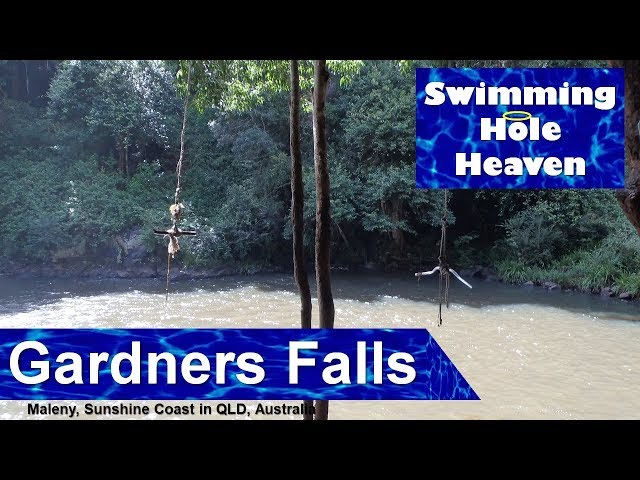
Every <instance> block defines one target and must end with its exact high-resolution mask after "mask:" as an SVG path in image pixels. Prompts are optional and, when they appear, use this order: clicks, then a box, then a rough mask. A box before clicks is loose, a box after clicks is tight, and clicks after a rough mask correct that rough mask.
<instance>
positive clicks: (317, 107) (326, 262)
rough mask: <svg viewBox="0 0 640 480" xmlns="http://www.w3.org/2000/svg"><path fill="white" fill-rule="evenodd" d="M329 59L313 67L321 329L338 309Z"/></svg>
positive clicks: (319, 415)
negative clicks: (329, 155)
mask: <svg viewBox="0 0 640 480" xmlns="http://www.w3.org/2000/svg"><path fill="white" fill-rule="evenodd" d="M326 62H327V61H326V60H315V61H314V68H313V79H314V83H313V160H314V165H315V174H316V245H315V246H316V284H317V286H318V312H319V317H320V328H333V320H334V315H335V310H334V306H333V294H332V293H331V258H330V247H331V201H330V197H329V191H330V186H329V169H328V165H327V130H326V118H325V103H326V99H327V88H328V86H329V72H328V71H327V65H326ZM328 416H329V401H328V400H318V401H317V402H316V420H326V419H327V418H328Z"/></svg>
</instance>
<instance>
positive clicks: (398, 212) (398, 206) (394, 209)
mask: <svg viewBox="0 0 640 480" xmlns="http://www.w3.org/2000/svg"><path fill="white" fill-rule="evenodd" d="M402 207H403V202H402V199H401V198H398V197H397V196H396V197H394V198H393V199H392V200H391V220H392V221H393V222H399V221H400V220H402V217H403V208H402ZM391 236H392V238H393V241H394V242H395V244H396V247H397V248H398V249H399V250H400V253H401V254H402V252H404V232H403V231H402V229H400V228H394V229H393V230H392V231H391Z"/></svg>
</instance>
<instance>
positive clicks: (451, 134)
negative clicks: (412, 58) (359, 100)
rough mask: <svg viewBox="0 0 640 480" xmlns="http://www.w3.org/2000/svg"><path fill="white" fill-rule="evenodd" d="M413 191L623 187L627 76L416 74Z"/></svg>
mask: <svg viewBox="0 0 640 480" xmlns="http://www.w3.org/2000/svg"><path fill="white" fill-rule="evenodd" d="M416 186H417V187H418V188H623V187H624V75H623V69H619V68H479V69H471V68H461V69H456V68H418V69H416Z"/></svg>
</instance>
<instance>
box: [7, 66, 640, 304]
mask: <svg viewBox="0 0 640 480" xmlns="http://www.w3.org/2000/svg"><path fill="white" fill-rule="evenodd" d="M501 62H506V61H486V60H464V61H455V62H454V61H446V60H437V61H436V60H431V61H428V60H425V61H366V62H359V61H340V62H334V61H330V62H329V68H330V70H331V72H332V74H333V76H334V77H333V82H332V88H331V89H330V91H329V99H328V105H327V121H328V131H329V135H328V141H329V155H328V157H329V171H330V177H331V200H332V211H331V214H332V220H333V227H334V228H333V229H332V230H333V231H332V247H333V250H332V259H333V262H334V263H341V264H360V263H364V262H369V261H373V262H381V263H382V262H385V261H386V259H387V258H388V257H389V256H393V257H394V260H393V261H394V262H396V260H397V261H398V262H400V263H402V262H404V264H403V266H402V267H401V268H405V265H406V268H407V269H409V268H410V267H411V263H412V262H413V263H414V264H415V263H419V262H420V261H426V260H428V261H432V260H434V259H435V258H436V257H437V249H438V242H439V238H440V220H441V216H442V213H443V212H442V208H443V207H442V204H443V191H441V190H423V189H416V188H415V146H414V143H413V138H414V135H415V132H414V109H415V106H414V102H415V97H414V88H415V86H414V75H413V71H412V69H413V68H414V67H415V66H436V65H437V66H461V67H473V66H489V65H496V64H501ZM513 62H514V65H518V64H522V65H526V66H534V67H544V66H551V65H554V66H556V65H557V66H584V65H586V64H589V62H584V61H582V62H578V63H577V64H576V63H575V62H574V63H571V64H570V63H569V61H553V62H552V61H535V60H530V61H529V60H528V61H513ZM592 63H593V62H592ZM594 64H598V65H600V64H601V62H599V61H598V62H596V63H594ZM189 67H190V68H191V69H192V85H191V89H190V92H191V95H192V97H191V100H192V101H193V104H194V105H195V106H196V107H197V108H194V109H192V110H190V111H189V112H188V124H187V132H186V151H185V163H184V169H183V178H182V180H183V192H182V198H183V202H184V203H185V205H186V207H187V208H186V213H185V216H184V219H183V223H184V225H188V226H192V227H194V228H196V229H197V230H198V235H197V236H196V237H195V238H189V239H184V240H183V241H181V247H182V250H181V253H180V255H179V256H178V258H179V261H181V262H183V263H184V264H187V265H194V266H198V267H206V268H210V267H215V266H218V265H222V264H224V265H234V266H239V267H240V268H242V269H246V270H248V269H249V267H250V266H252V265H262V266H264V265H281V266H285V267H288V266H289V265H290V262H291V225H290V218H289V217H290V216H289V212H290V205H291V203H290V202H291V192H290V186H289V185H290V184H289V182H290V178H289V176H290V161H289V127H288V114H289V112H288V89H289V85H288V82H289V63H288V62H287V61H282V60H274V61H189V62H185V61H174V62H155V61H121V62H120V61H115V62H114V61H88V60H86V61H67V62H63V63H62V65H61V67H60V68H59V69H58V71H57V73H56V75H55V77H54V79H53V80H52V83H51V86H50V89H49V94H48V99H49V104H48V106H47V107H46V108H43V107H34V106H33V105H30V104H28V103H27V102H25V101H15V100H12V99H9V98H4V97H2V98H1V100H2V101H1V102H0V125H1V127H2V128H0V175H2V178H3V184H2V185H3V186H2V193H3V200H4V202H3V204H2V205H1V206H0V241H1V242H2V245H3V255H5V256H7V257H11V258H12V259H13V260H16V261H19V262H23V263H44V264H46V263H51V262H54V261H65V259H70V258H71V259H73V258H76V259H80V260H82V261H88V262H92V263H96V264H97V263H101V262H103V261H106V260H108V259H109V258H111V259H112V260H113V258H114V257H115V254H116V251H117V247H116V246H115V243H114V241H115V239H116V238H117V237H123V238H124V237H127V235H129V234H131V233H132V232H137V233H136V235H142V238H141V240H142V241H143V244H144V246H145V248H146V249H147V255H148V257H147V259H146V260H148V261H150V260H151V259H152V258H153V257H154V256H156V257H157V256H158V255H159V253H158V252H159V251H160V248H162V249H163V250H164V248H165V247H166V244H165V243H164V240H161V239H160V238H159V237H157V236H154V235H153V234H152V229H153V228H154V227H159V226H168V225H169V215H168V206H169V204H170V203H171V202H172V201H173V194H174V188H175V182H176V176H175V167H176V161H177V158H178V148H179V136H180V125H181V121H182V101H183V100H182V99H183V98H184V95H185V94H186V72H187V68H189ZM5 70H7V69H6V68H4V67H3V64H0V85H8V84H9V82H7V78H8V77H7V76H6V75H9V73H7V72H5ZM312 74H313V68H312V63H311V62H310V61H306V60H305V61H300V75H301V83H302V90H303V98H304V99H306V101H308V100H309V98H310V95H309V94H310V87H311V85H312ZM3 75H4V76H3ZM0 95H2V93H0ZM301 120H302V121H301V127H302V152H303V178H304V184H305V209H304V223H305V245H306V248H307V259H309V260H311V259H312V255H313V238H314V226H315V217H316V212H315V188H314V186H315V176H314V166H313V153H312V152H313V149H312V128H311V118H310V115H309V114H308V112H307V113H305V114H303V116H302V119H301ZM123 149H125V150H123ZM123 153H127V154H128V155H129V172H128V175H123V173H124V172H122V171H121V170H122V154H123ZM450 193H451V195H450V201H449V208H448V212H447V218H448V221H449V223H450V224H451V228H450V229H449V242H448V248H449V257H450V259H451V261H452V262H453V265H454V266H455V267H458V268H462V267H465V266H471V265H486V264H489V265H493V266H495V268H496V270H497V272H498V274H499V275H500V276H501V277H502V278H503V279H504V280H505V281H507V282H513V283H522V282H525V281H528V280H531V281H534V282H536V283H542V282H545V281H553V282H556V283H559V284H560V285H562V286H563V287H567V288H579V289H581V290H587V291H588V290H597V289H599V288H602V287H604V286H609V287H612V288H613V289H614V290H616V291H618V292H623V291H629V292H631V293H633V294H640V274H638V272H640V255H639V253H638V252H640V237H638V235H637V234H636V233H635V231H634V230H633V228H632V227H631V225H630V224H629V222H628V221H627V220H626V218H625V217H624V215H623V214H622V212H621V209H620V207H619V205H618V204H617V202H616V200H615V199H614V197H613V194H612V193H611V192H609V191H603V190H592V191H584V190H494V191H490V190H489V191H488V190H482V191H477V192H469V191H451V192H450ZM139 232H142V233H139ZM156 249H158V250H156ZM165 255H166V254H165ZM109 256H110V257H109ZM105 259H106V260H105ZM162 260H164V258H162ZM398 262H396V263H398Z"/></svg>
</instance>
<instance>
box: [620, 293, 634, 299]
mask: <svg viewBox="0 0 640 480" xmlns="http://www.w3.org/2000/svg"><path fill="white" fill-rule="evenodd" d="M618 298H619V299H621V300H631V299H632V298H633V294H632V293H631V292H622V293H621V294H620V295H618Z"/></svg>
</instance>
